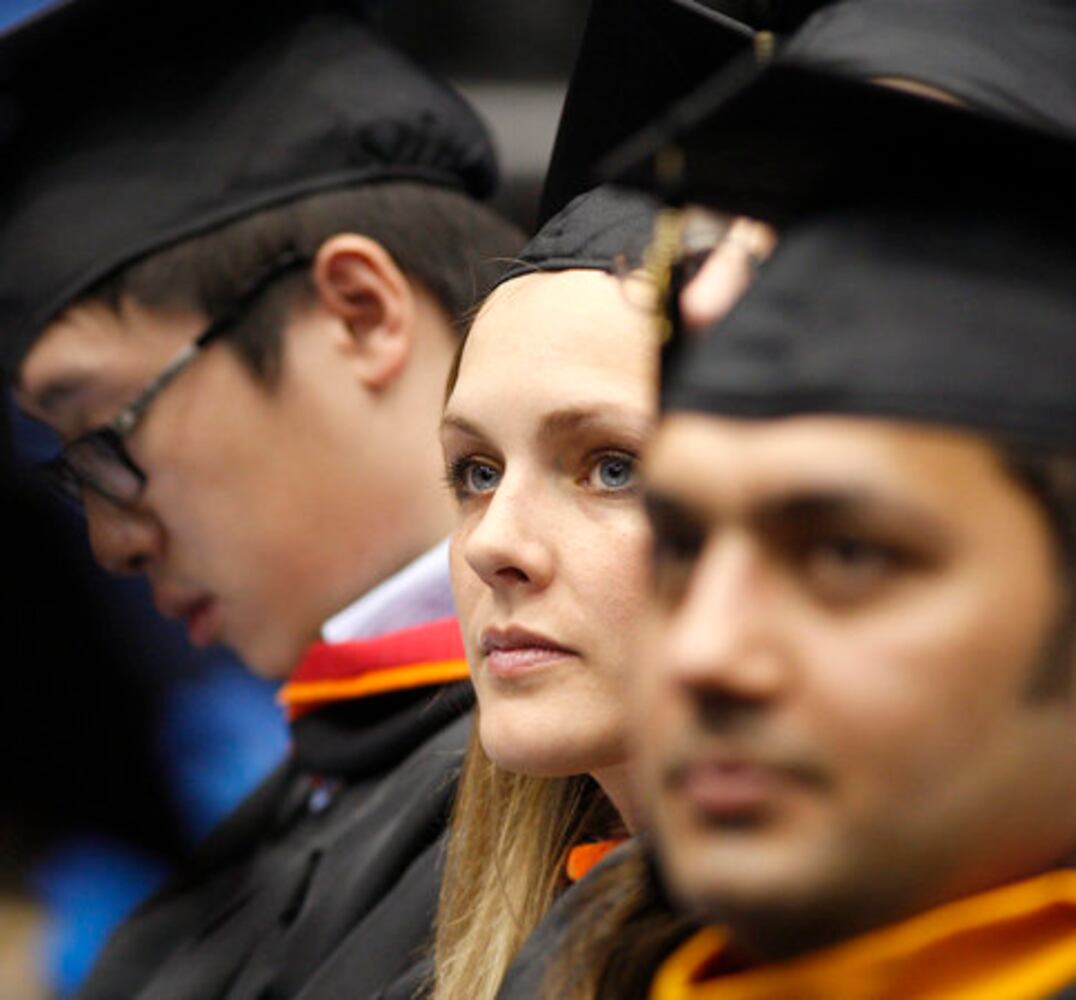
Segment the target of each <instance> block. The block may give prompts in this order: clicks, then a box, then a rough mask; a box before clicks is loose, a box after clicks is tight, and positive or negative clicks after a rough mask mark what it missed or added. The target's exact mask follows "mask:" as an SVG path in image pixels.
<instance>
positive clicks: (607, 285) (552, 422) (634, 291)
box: [434, 189, 657, 1000]
mask: <svg viewBox="0 0 1076 1000" xmlns="http://www.w3.org/2000/svg"><path fill="white" fill-rule="evenodd" d="M652 225H653V210H652V208H651V206H650V204H649V203H648V202H646V201H644V200H642V199H640V198H637V197H634V196H627V195H622V194H617V193H615V192H613V191H609V190H602V189H599V190H598V191H596V192H592V193H591V194H589V195H584V196H583V197H582V198H581V199H577V200H576V201H575V202H573V203H572V204H571V205H570V206H569V208H568V209H566V210H565V211H564V212H563V213H562V214H561V215H560V216H558V217H557V218H555V219H554V220H553V221H552V222H551V223H550V224H549V225H547V226H546V228H545V229H543V231H542V232H541V233H540V234H539V236H538V237H536V238H535V239H534V240H533V241H532V242H531V244H529V246H528V248H527V249H526V250H525V251H524V254H523V259H522V262H521V264H520V266H519V267H518V268H516V269H515V270H514V271H513V272H511V273H510V275H509V277H508V278H507V279H506V280H505V281H503V282H502V283H501V284H500V286H499V287H498V288H497V289H496V290H495V291H494V292H493V293H492V295H491V296H490V297H489V298H488V299H487V301H486V303H485V305H484V306H483V308H482V309H481V311H480V312H479V313H478V315H477V317H476V319H475V321H474V323H473V325H472V327H471V330H470V333H469V335H468V338H467V340H466V342H465V344H464V347H463V349H462V351H461V354H460V357H459V362H458V366H457V370H456V372H455V374H454V378H453V380H452V383H451V385H450V387H449V392H448V396H447V401H446V405H445V411H444V419H443V423H442V433H441V438H442V444H443V448H444V453H445V464H446V469H447V475H448V481H449V484H450V487H451V489H452V490H453V492H454V494H455V496H456V498H457V502H458V504H459V521H458V526H457V528H456V530H455V533H454V536H453V540H452V578H453V589H454V592H455V596H456V602H457V607H458V611H459V615H460V620H461V626H462V631H463V636H464V643H465V646H466V648H467V653H468V660H469V662H470V665H471V673H472V678H473V680H474V684H475V688H476V690H477V693H478V701H479V706H480V707H479V717H478V722H477V725H476V728H475V733H474V736H473V738H472V742H471V746H470V748H469V751H468V758H467V762H466V764H465V767H464V774H463V777H462V782H461V786H460V791H459V796H458V799H457V803H456V810H455V815H454V820H453V829H452V834H451V842H450V846H449V851H448V859H447V867H446V873H445V881H444V886H443V889H442V896H441V909H440V915H439V920H438V930H437V945H436V963H435V964H436V972H435V987H434V989H435V995H436V997H438V998H439V1000H464V998H466V1000H485V998H492V997H494V996H495V995H496V993H497V991H498V988H499V987H500V985H501V982H502V980H503V978H504V976H505V973H506V971H507V970H508V968H509V966H510V964H511V962H512V960H513V958H514V957H515V955H516V953H517V951H518V950H519V948H520V946H521V944H522V943H523V941H524V940H525V939H526V938H527V937H528V935H529V934H530V933H531V932H532V931H533V930H534V928H535V927H536V926H537V925H538V923H539V922H540V921H541V920H542V918H543V917H544V916H545V914H546V913H547V911H548V910H549V908H550V906H551V905H552V903H553V901H554V900H555V898H556V897H557V895H558V894H559V892H560V891H561V890H562V889H563V888H564V887H565V886H567V885H568V884H569V881H570V877H579V876H580V875H581V874H583V873H584V872H585V869H586V868H587V867H588V866H589V864H590V863H591V862H592V861H593V860H594V859H596V858H597V857H599V856H600V855H601V853H602V852H603V850H604V849H605V847H606V846H609V845H612V844H615V843H617V842H618V841H619V840H622V839H624V838H625V837H627V836H628V835H629V834H630V833H631V832H632V830H633V829H634V826H635V822H636V808H635V804H634V802H633V795H632V788H631V783H630V781H629V780H628V773H627V772H628V763H629V752H628V741H627V731H626V714H627V706H626V704H625V701H626V693H625V684H624V680H625V679H624V677H623V668H624V663H625V662H626V661H627V659H628V655H629V653H630V651H631V648H632V646H633V644H634V643H635V641H636V629H637V623H638V617H639V610H640V607H641V605H642V601H643V597H644V594H645V587H646V577H647V570H646V562H647V553H648V535H647V529H646V524H645V518H644V515H643V511H642V509H641V505H640V502H639V492H638V472H637V461H638V457H639V454H640V451H641V449H642V448H643V446H644V444H645V442H646V440H647V436H648V434H649V431H650V428H651V425H652V423H653V420H654V417H655V399H656V364H657V343H656V334H655V330H654V327H653V320H652V312H651V311H650V310H649V309H648V308H647V302H646V298H647V295H646V293H647V283H646V281H645V279H642V278H641V276H640V275H639V273H638V272H637V271H636V270H635V269H637V268H638V267H639V266H640V264H641V262H642V256H643V251H644V249H645V247H646V245H647V243H648V240H649V237H650V233H651V230H652ZM595 845H596V846H595ZM580 847H581V848H582V850H576V851H575V853H574V854H573V853H572V852H573V849H575V848H580ZM569 857H571V859H572V862H573V865H572V867H573V869H574V870H573V871H572V872H571V873H570V874H569V872H568V871H567V870H566V866H567V864H568V861H569Z"/></svg>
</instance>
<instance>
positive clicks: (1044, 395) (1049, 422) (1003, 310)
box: [662, 204, 1076, 449]
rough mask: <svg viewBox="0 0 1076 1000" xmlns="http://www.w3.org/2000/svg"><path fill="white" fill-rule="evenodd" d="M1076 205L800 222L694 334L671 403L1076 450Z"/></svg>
mask: <svg viewBox="0 0 1076 1000" xmlns="http://www.w3.org/2000/svg"><path fill="white" fill-rule="evenodd" d="M1073 214H1074V213H1073V212H1071V211H1068V212H1067V213H1064V217H1057V218H1054V219H1050V220H1044V219H1042V218H1038V217H1036V216H1034V215H1033V214H1029V213H1025V212H1020V211H1018V210H1013V211H1003V212H1000V213H983V212H982V211H981V210H979V209H978V206H975V205H963V206H955V207H953V208H952V209H950V210H946V211H944V212H939V211H938V210H936V209H931V210H929V211H924V210H919V211H916V210H912V209H909V207H908V206H906V205H905V206H899V205H896V204H886V205H881V206H878V207H873V208H862V209H856V210H848V211H844V212H834V213H829V214H825V215H819V216H815V217H811V218H807V219H804V220H802V221H800V222H798V223H795V224H793V225H791V226H790V227H789V228H788V229H787V230H786V231H785V232H783V233H782V236H781V240H780V242H779V244H778V246H777V249H776V251H775V252H774V254H773V256H772V258H771V259H770V260H769V261H768V262H767V263H766V264H765V265H763V267H762V269H761V271H760V273H759V275H758V277H757V279H756V281H755V283H754V285H753V286H752V287H751V288H750V289H749V290H748V291H747V292H746V293H745V295H744V297H743V298H742V299H741V300H740V301H739V302H738V303H737V304H736V306H735V307H734V308H733V309H732V311H731V312H730V313H729V314H728V315H727V316H726V317H725V318H724V319H722V320H721V321H720V322H719V323H718V324H716V325H715V326H713V327H712V328H711V329H709V330H703V331H700V332H699V333H698V334H697V335H695V334H692V335H690V336H689V337H687V338H686V339H685V340H684V341H683V342H682V343H681V345H680V347H679V349H678V350H677V351H676V352H675V355H674V357H673V358H672V359H671V360H670V361H669V363H668V365H667V368H666V370H665V372H664V375H663V382H664V384H663V393H662V406H663V408H664V409H666V410H697V411H703V412H709V413H718V414H723V415H728V416H735V417H749V418H778V417H786V416H793V415H797V414H806V413H830V414H834V413H836V414H854V415H861V416H877V417H886V418H894V419H903V420H910V421H916V422H927V423H941V424H946V425H954V426H958V427H962V428H966V429H970V430H973V431H978V432H986V433H993V434H997V435H999V436H1001V437H1003V438H1005V439H1013V440H1019V441H1024V442H1027V443H1030V444H1033V445H1043V446H1047V447H1061V448H1070V449H1071V448H1074V447H1076V393H1074V391H1073V387H1074V386H1076V336H1074V333H1076V295H1074V292H1073V290H1074V289H1076V242H1074V239H1073V233H1074V229H1073V223H1074V221H1076V220H1074V218H1073ZM820 276H824V277H822V279H821V280H820Z"/></svg>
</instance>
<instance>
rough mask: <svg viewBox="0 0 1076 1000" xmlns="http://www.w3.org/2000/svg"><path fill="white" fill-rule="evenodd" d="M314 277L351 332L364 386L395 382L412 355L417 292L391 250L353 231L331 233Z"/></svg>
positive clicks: (324, 300)
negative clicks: (415, 292) (332, 234)
mask: <svg viewBox="0 0 1076 1000" xmlns="http://www.w3.org/2000/svg"><path fill="white" fill-rule="evenodd" d="M311 277H312V278H313V281H314V287H315V289H316V290H317V294H318V299H319V302H320V304H321V306H322V308H324V309H326V310H328V312H329V313H331V314H332V315H333V316H335V317H337V318H338V319H339V320H340V321H341V322H342V323H343V324H344V325H345V326H346V328H347V329H348V330H349V331H350V334H351V337H350V340H349V342H348V343H347V345H346V346H347V349H348V351H349V355H350V357H351V360H352V361H354V362H355V363H356V365H357V371H358V373H359V377H360V378H361V379H362V382H363V384H364V385H366V386H367V387H369V388H371V389H380V388H383V387H384V386H386V385H388V384H389V383H391V382H392V381H393V379H395V378H396V376H397V375H399V373H400V372H401V371H403V369H404V367H405V366H406V364H407V360H408V358H409V357H410V354H411V349H412V346H413V340H414V324H415V296H414V291H413V289H412V287H411V283H410V282H409V281H408V280H407V277H406V276H405V275H404V273H403V272H402V271H401V270H400V268H399V267H398V266H397V265H396V262H395V261H394V260H393V259H392V257H391V256H390V254H389V253H388V251H386V250H385V248H384V247H383V246H382V245H381V244H380V243H378V242H377V241H376V240H371V239H369V238H367V237H365V236H359V235H357V234H354V233H339V234H337V235H336V236H330V237H329V239H327V240H326V241H325V242H324V243H322V244H321V246H320V247H319V249H318V252H317V255H316V256H315V257H314V264H313V268H312V271H311Z"/></svg>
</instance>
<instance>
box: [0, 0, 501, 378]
mask: <svg viewBox="0 0 1076 1000" xmlns="http://www.w3.org/2000/svg"><path fill="white" fill-rule="evenodd" d="M0 94H2V95H3V97H4V99H5V101H6V102H7V103H9V104H10V105H11V106H14V107H18V109H19V112H18V118H17V119H16V120H15V121H14V122H13V123H12V124H11V125H10V127H9V129H8V133H9V134H8V136H7V140H6V148H5V156H4V162H3V164H2V166H0V183H2V187H0V191H2V194H0V257H2V259H3V260H4V267H3V270H2V272H0V330H2V337H3V352H4V355H5V358H6V359H7V360H11V359H13V358H14V359H17V358H19V357H21V354H22V353H23V352H24V351H25V350H26V349H27V347H28V346H29V344H30V343H31V342H32V339H33V338H34V337H35V336H36V335H37V333H38V332H39V331H40V329H41V328H42V327H43V326H44V325H45V324H47V323H48V321H49V320H50V319H52V318H53V317H54V316H55V315H56V314H57V312H58V311H60V310H61V309H62V308H64V307H65V306H66V305H68V304H69V303H70V302H71V301H73V300H74V299H76V298H77V297H78V296H79V295H81V294H83V293H85V292H86V291H87V290H89V289H90V288H91V287H92V286H93V285H94V284H95V283H97V282H98V281H100V280H101V279H103V278H104V277H106V276H108V275H110V274H111V273H113V272H114V271H115V270H116V269H118V268H120V267H122V266H124V265H126V264H128V263H130V262H132V261H133V260H135V259H137V258H139V257H142V256H144V255H146V254H148V253H151V252H153V251H154V250H157V249H160V248H163V247H164V246H166V245H168V244H171V243H174V242H177V241H180V240H183V239H186V238H189V237H191V236H194V235H197V234H199V233H201V232H204V231H207V230H209V229H212V228H214V227H216V226H219V225H221V224H223V223H225V222H228V221H231V220H233V219H236V218H239V217H241V216H244V215H247V214H250V213H252V212H254V211H257V210H259V209H261V208H265V207H268V206H271V205H273V204H277V203H281V202H284V201H287V200H290V199H293V198H295V197H298V196H301V195H304V194H310V193H314V192H316V191H319V190H326V189H330V188H334V187H342V186H345V185H350V184H355V183H363V182H376V181H382V180H388V179H400V180H402V179H412V180H418V181H423V182H428V183H430V184H435V185H443V186H448V187H455V188H458V189H461V190H463V191H466V192H468V193H470V194H472V195H474V196H483V195H486V194H488V193H490V191H491V190H492V188H493V186H494V183H495V175H496V169H495V162H494V155H493V152H492V149H491V146H490V142H489V138H488V136H487V134H486V131H485V128H484V127H483V125H482V124H481V122H480V121H479V120H478V118H477V116H476V115H475V114H474V113H473V112H472V111H471V109H470V108H469V107H468V106H467V105H466V104H465V103H464V102H463V100H462V99H461V98H460V97H458V96H457V95H456V94H455V93H454V92H453V91H451V90H450V89H449V88H448V87H447V86H445V85H444V84H442V83H440V82H439V81H437V80H435V79H434V78H432V77H430V76H428V75H426V74H425V73H424V72H422V71H421V70H420V69H418V68H417V67H416V66H414V65H413V64H411V63H410V62H409V61H408V60H407V59H406V58H405V57H404V56H402V55H401V54H399V53H397V52H396V51H394V50H393V49H392V48H390V47H389V46H388V45H386V44H385V43H384V42H382V41H381V40H380V39H379V38H378V37H377V36H376V35H375V34H374V33H373V31H372V30H371V28H370V27H369V26H368V25H367V23H366V21H365V19H364V17H363V15H362V4H359V3H347V2H346V0H292V2H289V3H280V2H269V3H264V4H257V5H254V6H251V5H249V4H244V3H238V2H219V0H218V2H215V3H211V2H209V0H182V2H179V0H177V2H170V3H166V4H148V3H144V2H141V0H69V2H66V3H61V4H57V5H54V6H53V7H51V8H48V9H46V10H45V11H44V12H43V13H42V14H40V15H38V16H37V17H35V18H32V19H30V20H28V21H26V22H23V23H22V24H20V25H17V26H16V27H15V28H13V29H11V30H9V31H8V32H6V33H4V34H3V35H0Z"/></svg>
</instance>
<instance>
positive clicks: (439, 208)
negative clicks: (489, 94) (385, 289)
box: [82, 181, 524, 384]
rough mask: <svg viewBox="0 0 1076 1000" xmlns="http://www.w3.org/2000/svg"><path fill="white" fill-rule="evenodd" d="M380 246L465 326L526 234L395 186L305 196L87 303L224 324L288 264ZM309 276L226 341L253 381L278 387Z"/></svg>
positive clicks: (122, 280)
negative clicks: (352, 239)
mask: <svg viewBox="0 0 1076 1000" xmlns="http://www.w3.org/2000/svg"><path fill="white" fill-rule="evenodd" d="M345 232H354V233H359V234H361V235H363V236H366V237H369V238H370V239H372V240H375V241H376V242H378V243H380V244H381V245H382V246H383V247H384V248H385V250H386V251H387V252H388V253H389V254H390V255H391V256H392V258H393V259H394V260H395V262H396V265H397V266H398V267H399V268H400V270H401V271H403V272H404V273H405V274H406V275H407V276H408V278H410V279H411V280H413V281H416V282H418V283H419V284H421V285H422V286H423V287H425V288H426V289H427V290H428V291H429V292H430V293H431V294H432V295H433V297H434V299H435V300H436V301H437V303H438V304H439V305H440V306H441V307H442V309H443V310H444V312H445V314H446V316H447V317H448V318H449V320H450V321H451V323H452V324H453V327H454V328H455V329H459V330H462V327H463V324H464V322H465V319H464V318H465V316H466V315H467V313H468V312H469V310H470V309H471V308H472V307H473V305H474V304H475V303H476V302H477V301H479V300H480V299H481V297H482V296H483V295H484V294H485V292H486V290H487V289H488V287H489V286H490V285H491V284H492V282H493V281H494V280H495V279H496V276H497V273H498V271H499V265H498V263H497V262H498V261H499V260H500V259H503V258H504V257H507V256H511V255H512V254H514V253H516V252H517V251H518V250H519V248H520V246H521V245H522V243H523V240H524V237H523V234H522V233H521V232H520V231H519V230H518V229H517V228H516V227H515V226H514V225H513V224H512V223H510V222H508V221H506V220H505V219H503V218H501V217H500V216H499V215H498V214H497V213H496V212H494V211H493V210H492V209H491V208H489V207H488V206H486V205H484V204H482V203H480V202H478V201H475V200H474V199H473V198H470V197H468V196H467V195H465V194H462V193H460V192H458V191H453V190H450V189H447V188H440V187H435V186H434V185H431V184H422V183H416V182H413V181H384V182H380V183H376V184H362V185H358V186H355V187H348V188H341V189H334V190H330V191H323V192H319V193H317V194H314V195H308V196H304V197H302V198H298V199H296V200H294V201H290V202H287V203H285V204H282V205H278V206H276V207H273V208H269V209H265V210H262V211H259V212H255V213H253V214H251V215H248V216H244V217H243V218H241V219H239V220H237V221H235V222H231V223H228V224H226V225H224V226H221V227H219V228H217V229H214V230H211V231H210V232H207V233H205V234H203V235H201V236H196V237H193V238H192V239H188V240H185V241H183V242H181V243H178V244H176V245H174V246H170V247H167V248H165V249H163V250H160V251H158V252H156V253H153V254H151V255H149V256H148V257H144V258H142V259H140V260H138V261H136V262H135V263H133V264H131V265H130V266H128V267H126V268H124V269H122V270H121V271H119V272H117V273H115V274H113V275H111V276H110V277H109V278H107V279H105V281H103V282H101V283H100V284H98V285H97V286H96V287H94V288H93V289H91V290H90V291H89V292H88V293H87V294H86V295H85V296H84V297H83V300H82V301H102V302H104V303H106V304H107V305H109V306H110V307H112V308H114V309H115V308H117V307H118V306H119V303H120V300H121V299H122V298H124V297H130V298H131V299H133V300H134V301H135V302H137V303H139V304H140V305H142V306H145V307H147V308H151V309H190V310H196V311H198V312H201V313H202V314H204V315H205V316H206V317H207V318H208V319H213V318H216V317H217V316H219V315H220V314H221V313H223V312H224V311H225V310H227V309H229V308H230V307H231V306H232V305H233V304H234V303H235V302H236V301H237V300H238V299H239V298H240V297H241V296H242V295H243V294H244V293H245V292H246V291H247V290H248V289H249V288H250V287H251V286H252V285H253V284H254V283H255V282H257V281H258V279H259V277H261V276H263V275H265V274H267V273H269V272H271V271H272V270H273V269H274V268H276V267H278V266H279V265H280V262H281V261H285V260H288V259H293V258H297V259H299V260H301V261H313V259H314V257H315V255H316V254H317V252H318V248H319V247H320V246H321V245H322V243H324V242H325V240H327V239H329V238H330V237H331V236H334V235H336V234H338V233H345ZM313 295H314V289H313V284H312V282H311V279H310V276H309V268H298V267H297V268H295V270H294V272H293V273H291V274H286V275H285V276H284V277H283V278H282V279H281V280H279V281H274V282H273V283H272V284H271V286H270V287H269V288H268V289H267V291H266V292H265V293H264V294H262V295H259V296H258V297H257V301H256V302H255V304H254V305H253V306H252V308H251V309H250V310H249V311H247V312H245V313H244V314H243V316H242V317H241V319H240V320H239V323H238V325H237V327H236V328H235V330H234V331H233V332H232V333H230V334H229V336H228V338H227V340H228V342H229V343H231V344H232V345H233V347H234V349H235V350H236V351H237V352H238V353H239V356H240V357H241V358H242V359H243V360H244V361H245V362H246V364H247V366H248V367H249V368H250V370H251V372H252V373H253V374H254V375H255V376H256V377H258V378H260V379H262V380H263V381H265V382H266V383H268V384H273V382H274V381H275V379H276V377H277V375H278V374H279V369H280V358H281V334H282V332H283V329H284V324H285V320H286V318H287V316H288V314H289V312H290V311H291V310H292V309H294V308H296V307H297V306H300V305H302V304H304V303H305V302H306V301H309V300H310V299H312V297H313Z"/></svg>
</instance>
